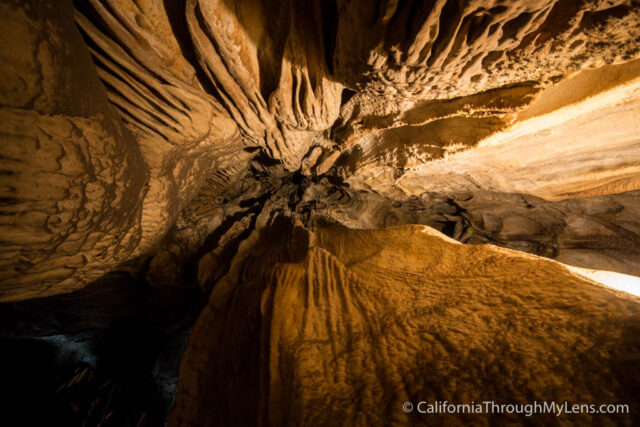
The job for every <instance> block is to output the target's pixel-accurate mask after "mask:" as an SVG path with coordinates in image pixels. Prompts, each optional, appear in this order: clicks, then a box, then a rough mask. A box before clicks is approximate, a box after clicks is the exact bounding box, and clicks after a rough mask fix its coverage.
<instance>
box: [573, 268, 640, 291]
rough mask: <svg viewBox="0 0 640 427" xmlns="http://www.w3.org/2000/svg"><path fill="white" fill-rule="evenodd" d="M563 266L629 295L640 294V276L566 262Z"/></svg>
mask: <svg viewBox="0 0 640 427" xmlns="http://www.w3.org/2000/svg"><path fill="white" fill-rule="evenodd" d="M565 266H566V267H567V268H568V269H569V270H571V271H573V272H574V273H578V274H579V275H581V276H584V277H587V278H588V279H591V280H593V281H594V282H598V283H601V284H603V285H605V286H606V287H609V288H613V289H617V290H619V291H623V292H626V293H629V294H631V295H636V296H640V277H636V276H631V275H629V274H622V273H615V272H613V271H604V270H590V269H587V268H580V267H573V266H570V265H566V264H565Z"/></svg>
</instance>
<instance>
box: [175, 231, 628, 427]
mask: <svg viewBox="0 0 640 427" xmlns="http://www.w3.org/2000/svg"><path fill="white" fill-rule="evenodd" d="M256 234H258V233H256ZM267 241H268V242H269V244H268V245H267V244H266V243H265V242H267ZM254 243H255V245H254V246H252V247H250V248H247V250H245V251H243V252H241V253H240V254H239V255H237V256H236V258H235V259H234V261H233V265H232V267H231V269H230V271H229V273H228V274H227V275H225V276H224V277H223V278H222V279H221V280H220V281H219V282H218V283H217V285H216V287H215V288H214V290H213V292H212V294H211V299H210V300H209V303H208V305H207V306H206V307H205V309H204V310H203V312H202V313H201V315H200V318H199V319H198V321H197V322H196V325H195V327H194V331H193V333H192V335H191V341H190V344H189V348H188V349H187V351H186V353H185V356H184V359H183V362H182V367H181V373H180V375H181V379H180V381H181V382H180V390H179V392H178V397H177V401H176V407H175V410H174V412H173V415H172V419H171V423H170V425H173V426H193V425H228V424H242V425H336V423H337V424H338V425H442V423H453V424H455V425H464V424H465V423H469V422H474V423H479V424H480V425H488V422H489V421H488V420H489V418H487V417H486V416H485V415H475V416H474V415H465V416H447V417H443V416H436V417H433V416H428V417H426V418H425V416H421V415H420V414H414V415H407V414H405V413H404V412H403V410H402V404H403V403H404V402H406V401H410V402H411V401H413V402H416V401H420V400H426V401H429V402H433V401H445V400H447V401H452V402H472V401H481V400H482V399H486V400H495V401H510V402H531V401H536V400H538V401H543V400H549V399H551V400H557V401H564V400H568V401H573V402H576V401H579V402H591V401H616V402H618V401H620V402H629V403H630V404H631V405H632V408H637V405H638V401H637V390H638V387H639V385H640V384H638V382H637V378H636V377H635V376H629V375H628V373H630V372H636V370H637V369H638V368H639V367H640V366H638V363H640V361H639V360H638V359H637V356H635V355H636V354H637V352H638V348H639V347H640V341H639V339H638V328H639V327H640V317H638V312H639V309H640V306H639V305H640V302H639V301H638V299H637V298H634V297H629V296H625V295H624V294H620V293H616V292H614V291H611V290H609V289H606V288H604V287H602V286H600V285H596V284H594V283H591V282H589V281H588V280H586V279H581V278H579V277H576V276H574V275H573V274H571V273H570V272H569V271H568V270H566V269H564V267H562V266H561V265H559V264H557V263H554V262H552V261H548V260H545V259H542V258H538V257H533V256H529V255H522V254H520V253H517V252H514V251H509V250H505V249H499V248H496V247H491V246H485V245H482V246H467V245H461V244H459V243H457V242H455V241H453V240H451V239H448V238H446V237H445V236H443V235H442V234H440V233H438V232H436V231H435V230H433V229H430V228H428V227H424V226H417V225H414V226H402V227H390V228H385V229H381V230H360V231H356V230H349V229H346V228H343V227H335V226H334V227H329V228H316V229H314V230H312V231H311V230H308V229H306V228H304V227H302V226H301V225H291V224H290V223H288V222H287V221H282V220H277V219H276V220H275V221H274V223H273V224H272V225H270V226H269V227H267V228H266V229H265V230H263V232H261V233H260V236H259V237H258V236H254ZM631 413H634V409H631ZM635 416H637V415H635ZM635 416H633V415H632V416H621V417H615V416H614V417H611V418H608V419H607V418H605V417H599V418H598V420H599V422H603V423H619V424H624V425H631V424H632V423H633V422H632V420H633V419H635V418H634V417H635ZM552 417H555V416H552ZM552 417H548V418H545V417H541V418H540V419H546V422H550V421H551V418H552ZM518 420H519V419H518V417H517V416H515V417H509V416H504V417H502V418H501V421H502V422H518ZM580 420H581V421H580V422H589V421H591V422H593V421H594V419H590V418H589V417H584V418H580ZM572 422H578V418H574V419H572Z"/></svg>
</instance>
